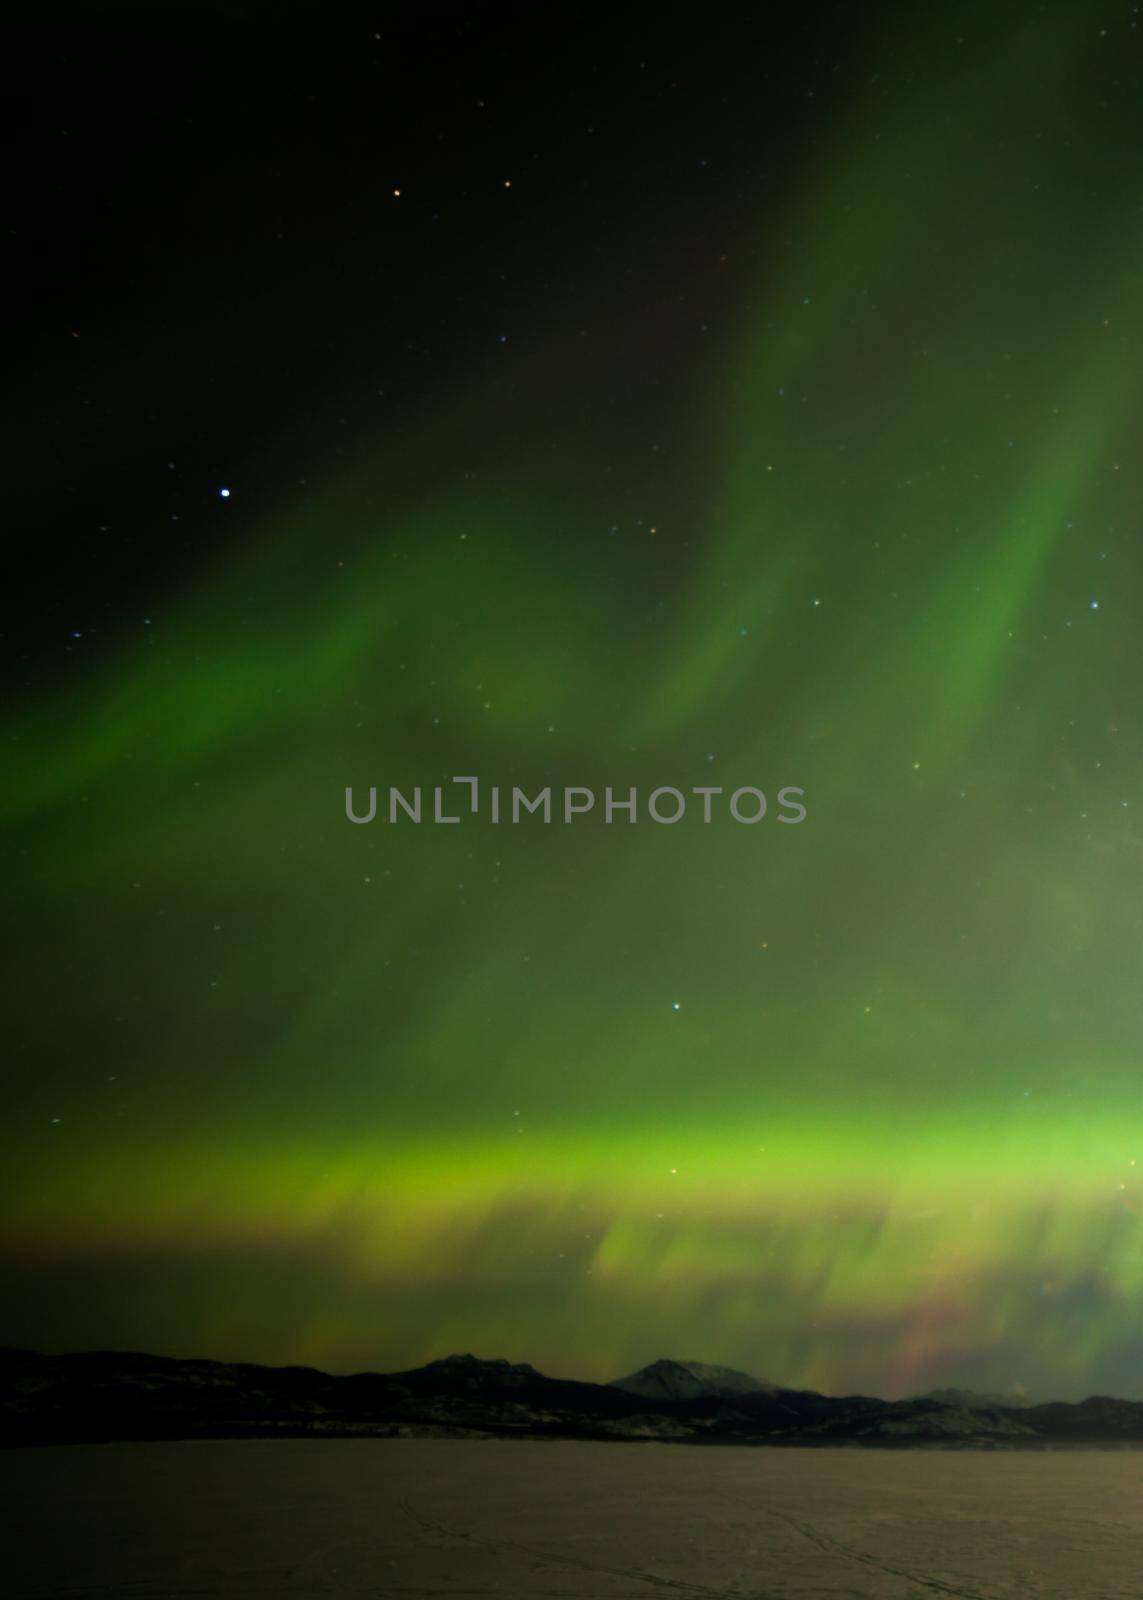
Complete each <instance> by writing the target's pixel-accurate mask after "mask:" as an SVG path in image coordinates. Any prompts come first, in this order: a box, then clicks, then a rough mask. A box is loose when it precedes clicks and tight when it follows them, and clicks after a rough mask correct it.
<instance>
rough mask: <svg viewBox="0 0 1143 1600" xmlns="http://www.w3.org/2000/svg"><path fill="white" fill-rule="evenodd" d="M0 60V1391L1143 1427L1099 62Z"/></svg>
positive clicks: (655, 49) (1114, 381)
mask: <svg viewBox="0 0 1143 1600" xmlns="http://www.w3.org/2000/svg"><path fill="white" fill-rule="evenodd" d="M708 9H709V10H710V12H711V13H712V14H707V10H708ZM11 26H12V32H11V33H10V35H9V40H8V43H9V51H8V54H9V59H10V65H9V82H8V85H7V91H6V107H5V109H6V113H7V116H8V119H9V127H8V146H9V151H10V153H14V154H15V156H16V169H17V170H16V181H15V185H14V193H13V195H12V197H11V201H10V205H9V208H8V215H9V224H8V239H9V250H8V255H9V257H10V259H11V261H12V262H13V264H14V266H15V269H16V288H15V290H14V291H11V292H10V298H9V302H8V304H9V322H10V332H11V334H12V336H13V337H12V340H11V341H10V342H11V343H13V344H14V346H15V351H16V357H15V363H14V379H15V381H14V382H13V383H12V384H11V385H10V394H11V397H12V398H11V408H10V411H11V415H10V423H9V428H8V436H9V440H10V443H11V446H12V470H11V473H10V476H9V485H10V487H9V496H8V505H9V510H10V517H9V544H8V550H9V558H8V559H9V575H10V579H11V580H12V581H10V582H9V584H7V585H6V586H5V588H6V593H5V604H4V624H3V641H2V642H3V647H4V651H3V661H4V683H5V688H6V695H5V711H4V719H5V722H6V727H5V729H4V733H5V748H6V750H7V751H8V762H7V773H8V781H7V782H6V784H5V786H4V800H3V805H4V825H5V832H6V842H7V844H8V850H7V853H6V856H7V860H8V862H9V874H10V880H11V881H10V894H9V897H8V905H9V915H8V918H7V919H6V923H7V934H8V939H7V950H6V963H5V964H6V972H7V975H8V977H9V979H10V985H11V990H12V997H13V1006H12V1020H11V1023H10V1025H9V1032H8V1050H7V1052H6V1055H7V1062H8V1071H7V1073H6V1075H5V1081H6V1102H5V1108H4V1115H3V1118H2V1130H3V1131H2V1134H0V1137H2V1138H3V1141H4V1145H3V1150H2V1152H0V1156H2V1168H3V1171H4V1174H5V1177H4V1184H5V1196H4V1204H3V1225H2V1228H3V1231H2V1235H0V1247H2V1250H3V1255H4V1261H5V1266H6V1270H7V1272H8V1275H9V1277H10V1278H11V1279H12V1280H13V1281H14V1283H15V1285H16V1288H17V1293H16V1295H15V1296H14V1297H13V1304H12V1308H11V1310H10V1311H9V1312H8V1313H7V1314H6V1319H5V1320H4V1322H3V1323H0V1340H7V1341H8V1342H12V1343H21V1344H26V1345H31V1346H35V1347H37V1348H42V1349H51V1350H57V1349H79V1348H90V1347H93V1346H115V1347H120V1348H137V1349H138V1348H145V1349H151V1350H155V1351H158V1352H160V1353H170V1354H195V1355H208V1356H218V1357H230V1358H243V1359H251V1360H266V1361H304V1362H309V1363H312V1364H315V1365H323V1366H327V1367H330V1368H332V1369H336V1370H347V1369H352V1368H361V1367H375V1368H385V1367H390V1368H393V1367H399V1366H408V1365H412V1364H414V1363H415V1362H417V1361H420V1360H424V1359H428V1358H430V1357H433V1356H437V1355H441V1354H446V1353H448V1351H450V1350H453V1349H466V1350H467V1349H474V1350H476V1351H477V1353H479V1354H483V1355H488V1356H496V1355H503V1356H509V1357H512V1358H513V1359H526V1360H530V1361H533V1362H534V1363H535V1364H537V1365H538V1366H540V1367H541V1368H542V1369H544V1370H547V1371H551V1372H554V1373H556V1374H559V1375H569V1376H582V1377H588V1378H607V1377H612V1376H614V1375H615V1374H616V1373H618V1372H620V1371H629V1370H631V1369H632V1368H633V1367H635V1366H638V1365H640V1364H642V1363H643V1362H645V1361H648V1360H651V1359H653V1358H655V1357H657V1356H663V1355H667V1356H675V1357H678V1358H682V1359H702V1360H707V1361H714V1362H724V1363H726V1364H730V1365H734V1366H737V1367H742V1368H745V1369H746V1370H748V1371H752V1372H754V1373H756V1374H757V1375H758V1376H760V1377H764V1378H770V1379H773V1380H775V1381H779V1382H787V1383H796V1384H800V1385H805V1386H813V1387H818V1388H822V1389H831V1390H833V1391H835V1392H853V1391H854V1390H857V1389H865V1390H867V1391H873V1392H879V1393H883V1394H889V1395H895V1394H899V1393H907V1392H911V1391H913V1390H917V1389H922V1388H926V1387H931V1386H932V1385H934V1384H938V1383H940V1384H944V1383H966V1384H971V1385H973V1386H976V1387H979V1388H985V1389H989V1390H995V1389H997V1388H1001V1389H1006V1388H1009V1387H1011V1386H1016V1385H1020V1386H1023V1387H1024V1388H1025V1389H1027V1390H1029V1391H1031V1392H1033V1393H1034V1394H1036V1395H1037V1396H1038V1397H1041V1398H1043V1397H1048V1396H1057V1395H1058V1396H1061V1397H1065V1398H1069V1397H1077V1396H1079V1395H1082V1394H1086V1393H1088V1392H1090V1391H1092V1390H1093V1389H1096V1390H1110V1391H1113V1392H1118V1393H1121V1394H1128V1395H1132V1396H1135V1395H1140V1394H1143V1379H1141V1378H1140V1376H1139V1370H1140V1355H1141V1353H1143V1352H1141V1348H1140V1338H1139V1333H1138V1328H1139V1312H1140V1301H1141V1298H1143V1234H1141V1229H1140V1220H1139V1206H1140V1203H1141V1199H1143V1196H1141V1191H1140V1188H1139V1183H1140V1180H1139V1178H1138V1177H1137V1171H1138V1169H1137V1167H1136V1160H1137V1159H1138V1160H1140V1161H1143V1126H1141V1121H1143V1117H1141V1111H1140V1099H1139V1070H1140V1069H1139V1050H1140V1038H1141V1028H1140V1023H1141V1017H1140V995H1141V994H1143V984H1141V973H1140V962H1139V948H1140V933H1141V924H1143V915H1141V912H1140V894H1139V866H1140V856H1141V835H1140V831H1139V820H1138V819H1139V814H1140V808H1141V807H1143V797H1141V796H1140V792H1139V781H1138V780H1139V776H1140V773H1141V771H1143V748H1141V745H1140V720H1139V712H1138V693H1139V687H1140V684H1141V683H1143V646H1141V644H1140V630H1139V626H1138V622H1139V619H1140V612H1141V607H1143V588H1141V585H1143V558H1141V552H1140V527H1139V506H1140V468H1139V449H1138V434H1139V424H1140V394H1139V375H1140V372H1141V371H1143V363H1141V359H1140V358H1141V355H1143V351H1141V348H1140V333H1141V328H1140V309H1141V304H1143V281H1141V267H1140V262H1141V260H1143V257H1141V254H1140V244H1141V238H1140V234H1141V223H1143V209H1141V208H1143V192H1141V190H1143V185H1141V181H1140V177H1141V172H1143V145H1141V140H1140V133H1141V127H1143V112H1141V110H1140V107H1141V105H1143V98H1141V95H1140V90H1141V87H1143V85H1141V81H1140V80H1141V71H1140V57H1139V49H1140V43H1139V33H1138V29H1137V12H1136V10H1135V9H1134V8H1132V7H1129V6H1128V7H1113V8H1111V9H1108V10H1106V11H1104V12H1101V11H1098V10H1094V11H1093V10H1092V8H1091V7H1090V6H1088V5H1078V4H1077V5H1027V4H1014V5H1009V6H1001V7H997V6H994V5H983V4H981V5H969V4H966V5H956V4H954V5H952V6H949V7H942V8H939V10H931V9H929V8H917V7H892V6H881V5H871V6H862V7H826V6H815V7H810V8H808V9H807V10H806V11H805V12H804V13H803V14H801V15H799V16H798V17H797V18H792V17H784V18H783V17H778V18H775V17H774V16H773V15H765V14H763V13H762V12H757V13H750V14H737V13H734V12H731V11H724V10H719V9H718V8H707V9H700V8H691V7H687V8H681V7H675V8H669V9H666V10H661V11H658V12H656V13H655V14H654V15H644V16H639V15H635V14H624V13H623V11H622V10H621V11H619V12H614V11H613V12H611V13H609V14H607V15H606V16H603V17H600V18H598V19H591V20H588V21H586V22H585V21H583V20H582V19H578V18H576V17H574V16H572V15H570V14H569V15H568V17H566V18H561V19H559V20H558V25H553V24H552V23H551V22H549V23H547V24H546V25H543V19H541V18H540V17H539V15H538V14H537V17H536V19H535V20H534V21H528V22H527V23H522V22H521V21H519V20H518V19H516V18H513V17H511V16H510V15H509V14H508V13H507V11H504V12H503V13H501V14H500V15H493V16H491V17H490V18H486V17H484V16H481V15H480V14H478V13H476V14H473V18H472V19H471V20H468V21H465V22H462V23H457V22H453V21H449V20H447V19H446V20H444V21H441V22H439V23H432V24H429V23H419V22H412V21H409V20H408V19H407V18H406V19H405V20H404V21H402V22H400V23H397V24H394V23H393V22H392V21H391V20H390V18H389V16H388V14H387V13H386V12H383V11H382V10H381V9H380V8H369V7H364V6H353V5H350V6H328V7H324V8H319V7H316V6H309V5H298V6H293V7H273V8H271V7H255V6H248V7H238V6H215V7H196V8H189V7H187V8H183V7H178V6H176V7H170V8H142V7H133V6H132V7H126V6H120V7H116V6H111V7H109V8H101V9H100V10H99V12H98V13H96V12H95V11H93V10H92V9H91V8H74V9H71V8H66V7H65V8H60V9H57V10H56V11H54V12H53V13H52V14H51V15H50V16H47V17H40V18H34V19H30V18H28V17H25V18H23V19H21V20H20V21H18V22H17V23H15V24H13V25H11ZM462 775H467V776H469V777H475V778H476V779H477V780H478V785H479V790H478V794H479V799H478V808H477V811H476V814H472V813H471V812H470V810H469V809H468V801H469V795H468V790H467V788H466V787H465V786H457V785H456V784H455V783H453V781H452V780H453V779H454V778H456V777H457V776H462ZM347 786H353V788H354V792H355V795H356V797H357V803H358V806H359V808H360V807H363V806H364V804H365V801H366V799H367V796H368V790H369V788H370V787H371V786H373V787H375V788H376V789H377V791H378V796H379V799H378V812H377V817H376V819H375V820H374V821H372V822H370V823H369V824H367V825H362V826H354V825H353V824H352V823H350V822H349V821H348V820H347V818H346V812H345V791H346V787H347ZM390 786H395V787H397V788H398V789H400V790H401V792H402V793H404V794H406V795H410V794H411V793H412V791H413V790H414V788H416V787H418V786H419V787H420V788H421V789H422V790H423V794H424V797H425V813H424V820H422V822H421V823H420V824H417V823H415V822H413V821H412V820H411V819H409V818H408V817H405V816H402V815H400V814H397V820H396V821H395V822H390V820H389V815H390V812H389V798H388V797H389V788H390ZM609 786H610V787H611V789H612V791H613V798H624V799H625V798H626V797H627V795H628V791H629V790H630V789H631V788H634V789H635V790H636V793H637V816H636V820H635V821H634V822H628V820H627V818H626V816H625V815H624V814H622V813H619V814H618V815H616V816H615V817H614V818H613V820H612V821H611V822H608V820H607V815H606V803H605V800H606V791H607V789H608V787H609ZM437 787H440V788H441V790H442V795H443V798H444V807H445V810H446V812H447V811H449V810H450V809H451V812H452V813H453V814H460V817H461V820H460V822H459V823H457V824H454V825H452V826H440V825H437V824H435V823H433V822H432V821H431V820H430V818H431V814H432V796H433V791H434V789H435V788H437ZM659 787H665V788H670V789H677V790H679V791H680V792H681V794H682V795H683V798H684V800H685V803H686V811H685V815H684V816H683V817H682V819H681V820H680V821H679V822H678V823H677V824H673V825H668V824H665V823H661V822H658V821H656V820H655V819H654V817H653V816H652V815H651V814H650V813H649V811H648V809H647V808H648V797H649V796H650V795H651V793H652V791H653V790H655V789H656V788H659ZM704 787H705V788H711V787H713V788H716V789H717V790H718V791H719V793H718V795H717V796H716V797H713V799H712V802H711V818H710V821H709V822H706V821H704V818H703V809H702V803H701V800H700V798H699V797H697V796H696V795H695V794H694V790H695V789H697V788H704ZM514 788H519V789H521V790H522V791H523V792H524V793H526V794H527V795H528V796H529V797H533V796H535V795H536V794H537V793H539V792H542V791H543V790H545V789H549V790H550V791H551V794H552V805H553V815H552V820H551V822H550V823H545V822H544V821H543V820H542V817H541V815H539V814H537V815H535V816H532V815H529V814H527V813H525V814H523V815H521V817H520V819H519V821H518V822H513V821H512V820H511V795H512V791H513V789H514ZM784 788H786V789H796V790H798V791H799V792H800V794H801V804H802V805H804V807H805V818H804V821H801V822H798V823H797V824H796V825H787V824H789V823H791V821H792V820H793V813H792V812H791V809H790V806H789V803H788V802H787V805H786V807H785V809H783V805H782V802H781V800H780V791H781V790H783V789H784ZM493 789H499V791H500V795H501V803H502V806H503V807H504V810H503V812H502V816H501V820H500V821H499V822H494V821H493V819H492V815H491V810H490V807H491V794H492V790H493ZM569 789H586V790H588V791H590V793H591V794H592V796H593V797H594V803H593V806H592V809H591V810H590V811H589V812H585V813H583V814H579V815H575V816H573V817H572V819H571V820H569V821H565V820H564V817H565V813H564V797H565V791H567V790H569ZM739 789H746V790H755V789H756V790H760V791H761V792H762V793H763V794H764V795H765V796H766V800H767V809H766V814H765V816H764V817H762V818H761V820H760V821H759V822H758V823H757V824H749V823H743V822H739V821H736V820H735V817H734V815H733V814H732V811H731V805H730V797H731V796H732V795H733V794H734V793H735V792H736V791H738V790H739ZM581 798H582V797H581ZM754 804H756V802H753V801H751V802H750V803H749V805H747V803H746V802H743V808H744V810H746V811H750V807H752V806H753V805H754ZM750 814H752V812H751V813H750Z"/></svg>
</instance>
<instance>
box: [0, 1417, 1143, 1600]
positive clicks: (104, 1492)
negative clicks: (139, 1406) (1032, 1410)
mask: <svg viewBox="0 0 1143 1600" xmlns="http://www.w3.org/2000/svg"><path fill="white" fill-rule="evenodd" d="M0 1496H2V1498H3V1503H4V1506H5V1509H6V1511H7V1512H8V1513H9V1519H10V1524H11V1532H10V1533H9V1534H8V1535H7V1536H6V1540H5V1549H4V1556H3V1564H4V1573H5V1579H6V1592H8V1593H9V1594H11V1595H13V1596H14V1597H17V1600H97V1597H98V1600H109V1597H112V1596H123V1597H130V1600H158V1597H159V1596H164V1597H169V1600H190V1597H192V1596H193V1597H196V1600H197V1597H204V1596H223V1597H225V1596H235V1597H237V1596H250V1597H253V1596H259V1597H265V1596H272V1595H274V1596H277V1595H281V1596H289V1597H291V1600H310V1597H314V1600H316V1597H318V1596H329V1595H335V1594H341V1595H359V1596H366V1595H369V1596H393V1597H397V1596H422V1597H424V1596H434V1595H452V1596H461V1595H463V1596H481V1595H489V1596H504V1597H510V1600H539V1597H549V1596H563V1597H571V1596H577V1597H584V1600H587V1597H591V1600H628V1597H630V1600H635V1597H653V1596H655V1595H660V1596H664V1597H666V1596H668V1595H674V1596H677V1597H678V1596H686V1595H689V1596H692V1597H696V1600H702V1597H705V1600H732V1597H733V1600H803V1597H804V1600H810V1597H815V1600H826V1597H838V1600H842V1597H844V1600H918V1597H923V1596H925V1595H930V1596H933V1595H944V1596H959V1597H961V1600H1129V1597H1137V1596H1139V1595H1140V1593H1143V1577H1141V1574H1143V1455H1140V1454H1138V1453H1136V1452H1134V1451H1126V1452H1125V1451H1114V1452H1109V1451H1106V1450H1105V1451H1097V1452H1089V1451H1084V1450H1069V1451H1060V1452H1054V1451H1051V1452H1049V1451H1042V1452H1037V1453H1035V1454H1020V1455H1014V1454H1001V1453H994V1454H982V1453H980V1452H976V1451H956V1452H943V1451H925V1452H915V1451H879V1452H875V1453H870V1452H868V1451H856V1450H829V1449H826V1450H800V1449H792V1450H751V1449H725V1450H699V1449H695V1448H688V1447H683V1448H670V1449H668V1448H666V1447H665V1446H662V1445H657V1444H651V1445H647V1446H645V1447H643V1448H640V1449H631V1448H628V1449H616V1448H615V1447H614V1446H613V1445H602V1444H591V1443H577V1442H569V1441H559V1442H556V1441H548V1442H543V1441H539V1442H535V1441H529V1442H519V1443H516V1442H509V1441H507V1440H464V1439H459V1440H458V1439H405V1440H384V1439H381V1440H377V1439H352V1440H351V1439H328V1440H322V1441H319V1442H312V1441H304V1442H303V1441H300V1440H260V1439H253V1440H240V1441H233V1440H228V1441H217V1440H216V1441H202V1440H199V1441H192V1442H189V1443H180V1444H170V1443H167V1444H124V1445H103V1446H86V1445H81V1446H64V1447H62V1448H60V1449H56V1450H7V1451H0Z"/></svg>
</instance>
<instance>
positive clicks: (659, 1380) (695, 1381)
mask: <svg viewBox="0 0 1143 1600" xmlns="http://www.w3.org/2000/svg"><path fill="white" fill-rule="evenodd" d="M610 1387H611V1388H613V1389H623V1390H625V1391H626V1393H628V1394H638V1395H642V1396H643V1398H644V1399H646V1400H707V1399H710V1400H734V1399H737V1398H738V1396H739V1395H744V1394H758V1393H761V1392H765V1391H767V1390H770V1391H772V1390H773V1389H774V1388H775V1385H774V1384H772V1383H762V1382H760V1380H759V1379H757V1378H752V1377H751V1376H750V1374H749V1373H748V1372H737V1371H736V1370H735V1369H734V1368H733V1367H714V1366H710V1365H709V1364H708V1363H707V1362H705V1361H675V1360H673V1359H671V1358H670V1357H668V1356H662V1357H660V1359H659V1360H658V1361H652V1362H651V1364H650V1366H647V1367H640V1369H639V1371H638V1372H632V1373H631V1374H630V1375H629V1376H628V1377H626V1378H615V1379H613V1380H612V1382H611V1384H610Z"/></svg>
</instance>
